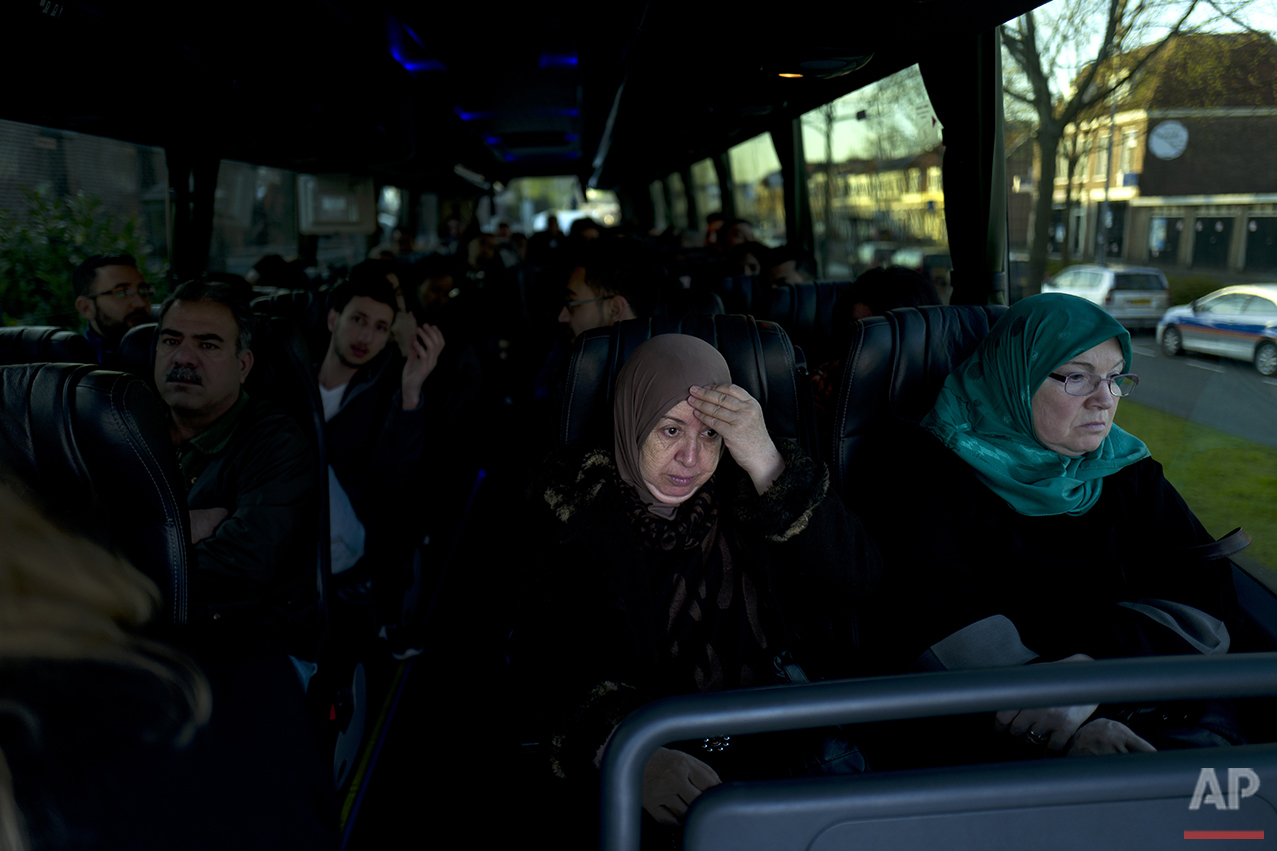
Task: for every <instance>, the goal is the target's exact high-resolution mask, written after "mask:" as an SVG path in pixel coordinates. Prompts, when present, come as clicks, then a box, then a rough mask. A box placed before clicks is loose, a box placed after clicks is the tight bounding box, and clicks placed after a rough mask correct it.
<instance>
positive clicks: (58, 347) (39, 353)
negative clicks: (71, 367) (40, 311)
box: [0, 325, 98, 366]
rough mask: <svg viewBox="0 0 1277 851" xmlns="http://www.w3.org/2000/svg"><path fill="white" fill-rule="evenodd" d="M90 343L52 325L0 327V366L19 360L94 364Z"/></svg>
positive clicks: (22, 361) (94, 359)
mask: <svg viewBox="0 0 1277 851" xmlns="http://www.w3.org/2000/svg"><path fill="white" fill-rule="evenodd" d="M97 362H98V357H97V353H96V352H95V351H94V350H93V344H92V343H90V342H89V341H88V340H86V339H85V338H84V337H81V336H80V335H79V334H76V333H73V332H71V331H64V330H62V329H61V328H57V327H55V326H52V325H19V326H16V327H13V328H0V365H3V366H8V365H11V364H23V363H97Z"/></svg>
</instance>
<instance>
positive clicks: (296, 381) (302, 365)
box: [245, 293, 393, 652]
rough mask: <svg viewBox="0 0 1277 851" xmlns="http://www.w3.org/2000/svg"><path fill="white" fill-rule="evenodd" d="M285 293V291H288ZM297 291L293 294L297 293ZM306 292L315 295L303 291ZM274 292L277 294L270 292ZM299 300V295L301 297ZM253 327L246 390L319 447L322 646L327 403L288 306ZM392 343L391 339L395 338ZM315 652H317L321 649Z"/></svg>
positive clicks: (322, 631)
mask: <svg viewBox="0 0 1277 851" xmlns="http://www.w3.org/2000/svg"><path fill="white" fill-rule="evenodd" d="M286 295H287V294H286ZM294 295H295V294H294ZM302 295H313V294H311V293H302ZM271 298H277V297H276V296H272V297H271ZM261 301H262V300H261V299H258V300H257V301H255V302H254V304H258V303H260V302H261ZM298 301H299V302H300V301H301V300H300V299H299V300H298ZM255 323H256V324H255V327H254V331H253V369H252V371H251V372H249V375H248V381H247V382H246V383H245V390H246V391H247V392H248V394H249V396H250V397H252V398H268V399H271V400H273V401H274V402H276V403H277V404H279V405H280V406H281V407H282V408H284V410H286V411H287V412H288V413H289V414H291V415H292V417H293V419H294V420H296V422H297V424H298V425H299V426H301V429H302V432H303V433H304V434H305V435H306V437H307V438H308V439H309V440H310V441H311V445H313V446H314V447H315V459H316V465H317V466H316V471H315V476H316V478H315V481H316V482H321V483H324V486H323V487H317V488H316V493H315V497H316V498H315V501H314V508H315V512H316V516H315V521H314V526H315V531H316V550H315V589H316V592H317V595H318V608H317V613H318V615H317V616H318V622H317V624H316V626H317V630H318V636H317V639H318V642H317V643H318V646H319V648H320V649H322V646H323V644H324V642H325V641H326V639H327V635H328V630H329V609H328V605H329V599H328V591H329V583H330V582H331V579H332V549H331V545H330V537H331V536H330V534H329V517H328V507H329V506H328V487H327V482H328V453H327V450H326V446H325V442H324V405H323V401H322V400H321V399H320V397H319V384H318V383H317V382H316V380H315V373H314V370H313V369H312V367H311V350H310V346H309V344H308V343H307V340H306V337H305V332H304V329H303V327H302V326H303V324H304V322H303V321H302V320H300V319H298V318H297V317H295V316H290V315H288V314H287V313H286V312H285V313H283V314H279V315H261V314H259V315H257V316H256V317H255ZM392 345H393V343H392ZM317 652H319V651H318V650H317Z"/></svg>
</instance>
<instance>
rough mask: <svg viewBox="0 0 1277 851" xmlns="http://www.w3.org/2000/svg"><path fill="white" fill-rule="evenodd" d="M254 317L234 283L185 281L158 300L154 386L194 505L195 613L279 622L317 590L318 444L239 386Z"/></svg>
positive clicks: (249, 362)
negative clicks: (166, 411)
mask: <svg viewBox="0 0 1277 851" xmlns="http://www.w3.org/2000/svg"><path fill="white" fill-rule="evenodd" d="M251 324H252V314H251V313H250V312H249V307H248V303H247V302H246V301H245V300H244V299H243V298H242V297H241V296H239V295H237V294H236V292H235V291H234V289H233V288H232V286H231V285H230V284H225V283H212V282H208V281H201V280H196V281H188V282H187V283H185V284H182V285H181V286H179V287H178V288H177V289H176V290H175V291H174V292H173V294H172V295H171V296H169V297H168V299H166V300H165V302H164V305H163V307H161V309H160V322H159V333H158V334H157V338H156V340H157V342H156V353H155V385H156V387H157V388H158V390H159V392H160V396H161V397H163V399H164V401H165V403H167V405H168V408H169V423H168V425H169V435H170V437H171V438H172V441H173V445H174V446H175V447H177V454H178V464H179V466H180V468H181V473H182V478H183V482H184V483H185V484H186V486H187V503H188V506H189V508H190V512H191V542H192V543H193V544H194V545H195V548H194V552H195V557H196V558H195V568H194V570H193V571H192V575H191V582H190V601H189V611H190V619H191V620H192V621H199V620H204V619H210V620H219V621H236V622H240V623H245V622H247V623H253V624H256V625H258V626H267V627H279V626H282V625H284V624H286V623H287V622H288V621H289V620H290V619H291V618H292V617H294V616H295V615H296V613H297V612H298V611H300V610H301V609H302V608H304V607H305V606H307V605H308V604H309V603H310V602H311V600H312V598H313V593H314V592H313V587H314V573H313V565H314V552H315V551H314V546H315V544H314V541H315V537H314V536H315V528H314V523H313V517H314V513H315V510H314V488H315V485H316V481H315V478H316V476H315V450H314V448H313V447H312V446H311V444H310V442H309V441H308V440H307V439H306V437H305V435H304V434H303V433H302V431H301V428H300V426H298V425H297V423H296V422H295V421H294V420H293V419H292V418H291V417H289V416H288V415H287V414H286V413H284V412H283V411H282V410H281V409H279V408H277V407H276V406H275V405H274V404H272V403H271V402H270V401H268V400H266V399H249V397H248V394H247V393H246V392H245V391H244V388H243V384H244V381H245V379H247V378H248V374H249V371H250V370H251V369H252V368H253V351H252V330H251Z"/></svg>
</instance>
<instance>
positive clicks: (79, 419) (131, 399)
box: [0, 364, 191, 624]
mask: <svg viewBox="0 0 1277 851" xmlns="http://www.w3.org/2000/svg"><path fill="white" fill-rule="evenodd" d="M0 398H2V399H3V403H2V404H3V409H4V412H5V415H4V416H3V417H0V467H2V468H3V469H4V472H3V474H0V475H3V476H4V477H8V476H10V475H12V476H13V477H14V478H15V479H16V480H17V481H18V482H20V483H21V485H22V486H24V487H25V488H26V489H28V490H29V491H30V492H32V493H34V494H35V495H36V496H37V497H38V498H39V499H40V501H41V502H42V507H43V508H44V509H45V510H47V511H49V512H50V513H51V514H52V515H53V516H55V517H57V518H58V520H60V521H61V522H62V523H64V524H65V525H67V526H68V527H69V528H71V529H74V530H76V531H78V532H80V533H81V534H83V535H85V536H86V537H88V538H89V539H90V540H92V541H94V542H95V543H97V544H100V545H102V546H103V547H105V548H106V549H108V550H111V551H113V552H117V553H119V554H120V555H122V556H124V557H125V558H127V559H128V560H129V561H130V562H131V563H132V564H133V566H134V567H136V568H138V569H139V570H141V571H142V572H143V573H145V574H146V575H147V576H149V577H150V578H151V579H152V580H154V582H155V583H156V585H158V586H159V589H160V596H161V603H162V607H163V610H162V612H160V613H159V614H158V615H157V616H158V617H159V618H160V619H161V622H163V623H167V624H182V623H185V622H186V589H187V584H186V583H187V571H188V566H189V564H190V552H189V546H190V544H189V541H190V538H191V529H190V516H189V514H188V513H187V508H186V491H185V489H184V488H182V487H181V484H180V477H179V472H178V468H177V459H176V457H175V456H174V454H173V450H172V447H171V445H170V444H169V435H168V427H167V426H166V425H165V413H164V407H163V403H162V402H160V400H159V399H157V398H156V396H155V394H154V393H152V392H151V390H150V389H149V388H148V387H147V385H146V384H145V383H143V382H142V381H140V380H138V379H137V378H135V377H134V376H131V375H126V374H125V373H122V372H110V371H107V370H102V369H98V368H97V367H96V366H93V365H81V366H75V365H68V364H32V365H26V366H5V367H0Z"/></svg>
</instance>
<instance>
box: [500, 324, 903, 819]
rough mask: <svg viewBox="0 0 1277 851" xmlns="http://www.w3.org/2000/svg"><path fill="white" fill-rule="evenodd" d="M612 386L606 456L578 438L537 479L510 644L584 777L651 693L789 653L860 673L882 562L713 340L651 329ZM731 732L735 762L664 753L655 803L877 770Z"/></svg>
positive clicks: (853, 755)
mask: <svg viewBox="0 0 1277 851" xmlns="http://www.w3.org/2000/svg"><path fill="white" fill-rule="evenodd" d="M614 399H615V401H614V406H613V417H614V424H613V443H612V447H611V449H610V451H607V450H601V449H595V448H591V447H584V446H580V445H575V446H570V447H567V448H566V449H564V450H561V451H559V452H558V453H556V454H555V455H554V456H553V457H552V459H551V461H550V463H549V466H548V468H547V469H546V470H544V471H543V472H542V473H541V475H540V477H539V479H538V480H537V481H536V482H534V485H533V487H532V488H531V490H530V493H531V495H532V497H533V499H535V500H537V501H538V502H542V503H544V506H545V509H546V510H547V511H548V512H549V514H548V515H547V517H546V518H545V524H546V526H545V528H546V530H547V532H548V533H549V534H550V537H549V538H548V539H547V541H546V542H545V544H544V546H543V548H542V549H541V564H540V565H539V566H536V567H534V568H533V569H532V570H531V571H530V572H529V574H528V585H529V594H528V596H527V597H526V598H525V599H524V604H525V605H526V606H527V608H526V611H525V612H524V617H523V619H522V620H523V622H524V625H523V626H522V627H520V628H516V630H515V634H514V646H513V648H512V659H513V661H514V664H515V665H516V670H517V671H518V672H519V673H520V675H521V676H524V677H527V678H528V679H529V683H528V684H527V686H526V687H527V688H528V689H530V690H531V691H532V693H533V694H534V695H536V696H537V699H535V700H530V701H528V703H529V704H530V705H534V706H539V707H541V708H542V709H543V710H544V712H545V716H544V717H543V718H540V719H539V723H542V724H544V725H545V726H546V728H547V729H545V730H543V731H542V732H543V733H544V734H545V738H544V739H543V740H544V741H547V742H553V746H552V751H553V755H552V769H553V770H554V772H555V773H557V774H558V775H559V776H561V777H564V778H565V779H567V780H569V781H570V782H571V783H572V784H573V785H575V786H576V787H577V788H578V789H581V790H583V789H585V788H588V787H590V786H592V785H593V784H594V782H595V781H596V779H597V770H596V769H597V766H598V761H599V757H600V755H601V753H602V747H603V745H604V744H605V742H606V740H607V739H608V737H609V735H610V733H611V731H612V730H613V729H614V728H615V727H616V725H617V724H619V723H620V722H621V721H622V720H623V719H624V718H625V716H626V715H628V714H629V712H631V711H632V710H634V709H635V708H637V707H638V706H639V705H641V704H642V703H644V702H646V701H648V700H652V699H655V698H658V697H663V696H668V695H674V694H691V693H697V692H709V691H720V690H724V689H733V688H742V687H747V686H758V685H769V684H774V683H777V682H782V681H785V680H784V679H783V677H782V671H783V667H782V666H783V664H792V663H796V664H797V665H801V666H803V668H804V669H805V672H806V674H807V675H808V676H811V677H814V678H821V677H838V676H851V675H853V674H855V673H856V672H857V671H858V670H859V666H860V665H861V660H860V659H859V658H858V652H859V639H858V635H859V633H858V629H859V627H858V615H857V613H858V612H859V611H863V607H864V606H865V605H866V604H867V602H868V599H869V595H870V593H871V592H872V590H873V588H874V586H875V585H876V584H877V581H878V577H879V574H880V570H881V567H880V562H879V557H878V553H877V550H876V549H875V547H874V545H873V543H872V542H871V541H870V540H869V537H868V536H867V535H866V534H865V532H864V530H863V529H862V528H861V526H860V523H859V521H858V520H856V518H855V517H853V516H851V515H849V514H848V513H847V512H846V510H845V509H844V508H843V504H842V502H841V501H840V500H839V499H838V498H837V497H836V496H835V495H833V494H832V493H830V490H829V473H828V471H827V470H826V469H825V467H824V465H822V464H821V463H820V462H818V461H815V460H813V459H810V458H808V457H807V456H806V455H804V454H803V452H802V451H801V450H800V449H798V448H797V447H796V446H794V445H792V444H790V443H788V442H784V441H782V442H781V443H779V444H777V443H776V442H775V441H773V440H772V437H771V435H770V434H769V433H768V431H767V426H766V424H765V422H764V419H763V411H762V407H761V406H760V405H759V403H758V402H757V401H756V400H755V399H754V398H753V397H751V396H750V394H749V393H747V392H746V391H745V390H744V389H743V388H741V387H739V386H737V385H735V384H733V383H732V376H731V374H730V372H729V370H728V366H727V363H726V362H725V361H724V359H723V357H722V355H721V354H719V352H718V351H717V350H716V349H714V348H713V347H712V346H711V345H710V344H708V343H706V342H705V341H703V340H700V339H698V338H695V337H690V336H685V335H681V334H665V335H660V336H656V337H653V338H652V339H650V340H648V341H647V342H645V343H643V344H642V345H640V346H639V347H638V348H637V349H635V351H634V353H633V354H632V355H630V357H629V359H628V360H627V361H626V363H625V365H624V366H623V367H622V369H621V371H620V374H619V375H618V377H617V386H616V394H615V397H614ZM729 459H730V460H729ZM720 462H722V463H720ZM782 654H786V655H785V656H784V658H782ZM521 688H522V687H521ZM732 740H733V743H732V745H731V747H730V748H728V750H727V751H724V752H723V753H722V754H719V755H718V756H719V757H722V761H719V760H718V759H717V758H711V756H710V755H709V754H707V751H706V750H705V749H702V748H700V747H699V743H697V744H696V745H693V747H695V748H696V751H695V753H696V755H693V754H692V753H688V752H685V751H680V750H677V749H665V748H662V749H661V750H659V751H658V752H657V755H656V756H655V757H653V760H652V762H651V763H649V765H648V770H647V773H646V775H645V778H644V794H643V798H644V807H645V809H646V810H647V812H648V813H649V814H650V815H652V816H653V817H654V818H655V819H656V820H657V821H658V822H659V823H661V824H665V825H673V824H677V823H678V822H680V821H681V819H682V816H683V814H684V813H685V812H686V808H687V804H689V803H690V802H691V800H692V799H693V798H695V797H696V796H697V795H699V794H700V792H701V791H702V790H704V789H706V788H708V787H709V786H712V785H717V783H718V782H719V776H720V773H721V774H722V777H723V779H745V778H746V777H764V776H768V775H769V774H770V776H789V774H790V773H796V774H802V773H843V772H844V771H847V772H855V771H861V770H864V764H863V762H862V761H860V758H859V753H858V751H855V749H854V747H853V746H852V745H851V744H850V743H849V742H846V741H842V742H841V743H840V746H839V748H838V750H837V752H838V753H839V754H840V755H841V757H842V759H841V760H840V761H839V765H838V767H835V766H832V765H827V766H825V768H823V769H816V768H814V766H812V764H811V763H806V762H805V761H804V758H805V757H810V756H812V752H813V750H816V749H818V747H819V744H820V743H824V744H827V743H828V742H827V740H826V739H825V738H824V737H823V736H816V737H815V738H813V739H809V738H808V737H807V736H806V734H799V735H798V736H796V737H790V736H788V735H787V734H781V735H780V736H778V737H775V738H769V739H768V740H767V743H766V744H764V742H762V741H759V740H757V739H755V740H751V739H750V738H749V737H735V736H733V737H732ZM830 753H831V754H832V752H830ZM707 761H708V762H711V763H715V764H716V765H717V767H718V768H711V767H710V766H709V765H707V764H706V762H707ZM719 769H721V772H720V770H719ZM565 791H566V790H565Z"/></svg>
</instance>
